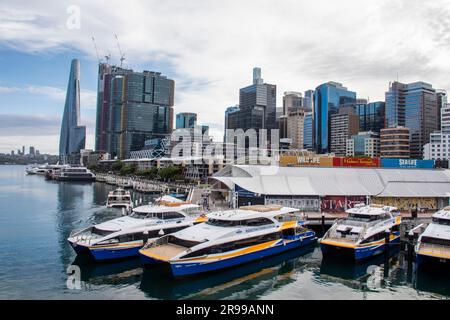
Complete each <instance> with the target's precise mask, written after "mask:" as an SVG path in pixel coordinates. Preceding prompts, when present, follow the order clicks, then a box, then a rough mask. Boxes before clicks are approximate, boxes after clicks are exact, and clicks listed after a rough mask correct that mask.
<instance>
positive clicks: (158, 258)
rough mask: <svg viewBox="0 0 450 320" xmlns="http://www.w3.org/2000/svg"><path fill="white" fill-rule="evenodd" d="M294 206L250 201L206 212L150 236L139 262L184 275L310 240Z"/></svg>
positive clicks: (304, 243) (310, 235)
mask: <svg viewBox="0 0 450 320" xmlns="http://www.w3.org/2000/svg"><path fill="white" fill-rule="evenodd" d="M297 212H298V209H294V208H287V207H281V206H274V205H273V206H264V205H253V206H245V207H240V208H239V209H235V210H227V211H217V212H213V213H210V214H208V215H207V217H208V221H206V222H205V223H201V224H198V225H196V226H192V227H189V228H186V229H184V230H182V231H179V232H175V233H173V234H171V235H166V236H163V237H161V238H159V239H156V240H151V241H149V242H147V244H146V245H145V246H144V248H142V249H141V250H140V251H139V253H140V258H141V261H142V263H143V265H144V266H148V265H152V264H156V263H164V264H166V265H168V266H170V270H171V272H172V275H173V276H175V277H178V276H187V275H193V274H199V273H204V272H209V271H214V270H219V269H224V268H229V267H234V266H237V265H240V264H243V263H247V262H250V261H254V260H258V259H262V258H265V257H268V256H272V255H275V254H279V253H282V252H285V251H287V250H291V249H296V248H300V247H303V246H306V245H309V244H312V243H315V242H316V240H317V237H316V235H315V233H314V232H313V231H310V230H308V229H306V228H305V227H304V222H303V221H301V219H300V217H299V216H298V215H297V214H295V213H297Z"/></svg>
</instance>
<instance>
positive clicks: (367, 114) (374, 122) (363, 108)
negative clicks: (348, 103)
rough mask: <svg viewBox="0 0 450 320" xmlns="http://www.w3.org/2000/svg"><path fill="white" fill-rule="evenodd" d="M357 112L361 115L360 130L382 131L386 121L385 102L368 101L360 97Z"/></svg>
mask: <svg viewBox="0 0 450 320" xmlns="http://www.w3.org/2000/svg"><path fill="white" fill-rule="evenodd" d="M356 113H357V114H358V115H359V130H360V131H372V132H376V133H380V130H381V129H383V128H384V123H385V119H384V118H385V116H384V114H385V103H384V102H382V101H377V102H371V103H367V100H361V99H358V100H357V102H356Z"/></svg>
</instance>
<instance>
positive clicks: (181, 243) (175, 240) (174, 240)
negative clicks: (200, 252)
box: [168, 236, 200, 248]
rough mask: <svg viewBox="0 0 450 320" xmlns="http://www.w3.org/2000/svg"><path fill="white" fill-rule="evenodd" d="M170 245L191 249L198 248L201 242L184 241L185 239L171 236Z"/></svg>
mask: <svg viewBox="0 0 450 320" xmlns="http://www.w3.org/2000/svg"><path fill="white" fill-rule="evenodd" d="M168 243H170V244H174V245H177V246H181V247H186V248H191V247H193V246H196V245H197V244H199V243H200V242H199V241H190V240H184V239H180V238H177V237H175V236H169V238H168Z"/></svg>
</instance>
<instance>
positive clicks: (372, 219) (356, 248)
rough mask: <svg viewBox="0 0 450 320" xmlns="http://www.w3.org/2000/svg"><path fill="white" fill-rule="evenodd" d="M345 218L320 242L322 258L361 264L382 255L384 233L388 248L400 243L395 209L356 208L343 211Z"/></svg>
mask: <svg viewBox="0 0 450 320" xmlns="http://www.w3.org/2000/svg"><path fill="white" fill-rule="evenodd" d="M346 212H347V214H348V217H347V218H345V219H338V220H336V221H335V222H334V224H333V225H332V227H331V228H330V229H329V230H328V231H327V232H326V233H325V235H324V236H323V238H322V239H321V240H320V248H321V250H322V253H323V254H324V255H328V254H338V255H342V256H349V257H351V258H353V259H354V260H363V259H366V258H370V257H373V256H375V255H378V254H380V253H382V252H384V249H385V242H386V239H385V238H386V232H389V233H390V235H389V244H390V245H396V244H399V242H400V224H401V217H400V214H399V212H398V210H397V208H395V207H390V206H384V205H378V204H371V205H367V206H366V205H364V204H358V205H356V206H355V207H354V208H352V209H349V210H347V211H346Z"/></svg>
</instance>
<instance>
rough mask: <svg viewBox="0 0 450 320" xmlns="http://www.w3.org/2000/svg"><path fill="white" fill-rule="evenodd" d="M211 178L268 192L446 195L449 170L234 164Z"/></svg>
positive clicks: (330, 194) (319, 194)
mask: <svg viewBox="0 0 450 320" xmlns="http://www.w3.org/2000/svg"><path fill="white" fill-rule="evenodd" d="M231 172H232V174H231V176H230V170H229V168H228V169H224V170H223V173H224V176H221V172H220V171H219V172H218V173H216V174H215V175H214V176H213V179H216V180H219V181H222V182H224V183H225V184H226V185H227V186H228V187H230V188H232V187H233V186H234V185H235V184H236V185H238V186H240V187H241V188H243V189H246V190H248V191H250V192H253V193H258V194H267V195H309V196H311V195H315V196H327V195H329V196H360V195H370V196H380V197H449V196H450V170H430V169H385V168H320V167H295V168H293V167H275V166H251V165H235V166H233V168H232V170H231Z"/></svg>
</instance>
